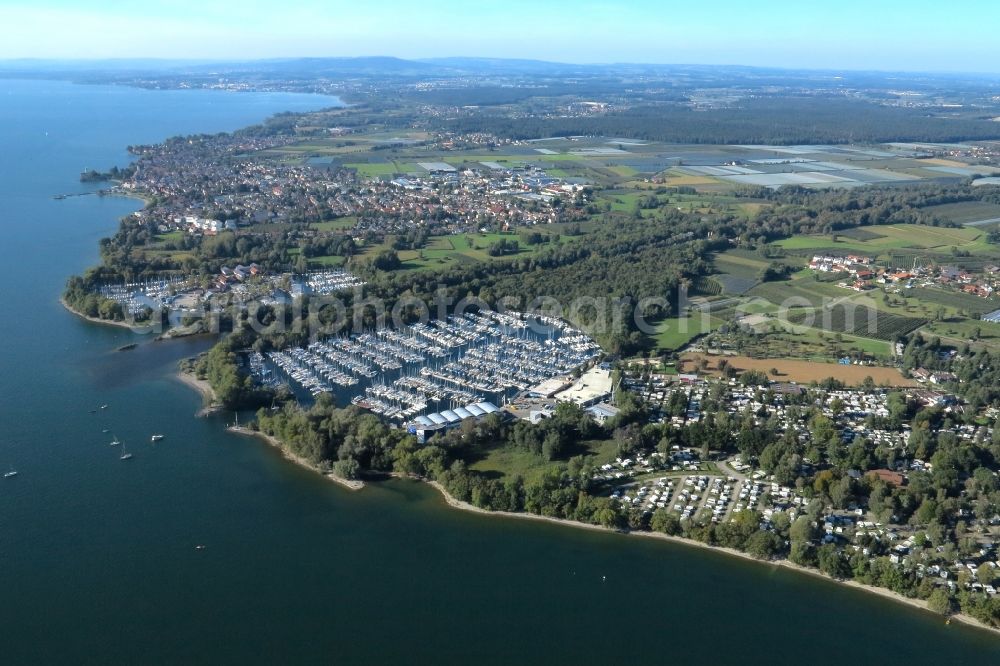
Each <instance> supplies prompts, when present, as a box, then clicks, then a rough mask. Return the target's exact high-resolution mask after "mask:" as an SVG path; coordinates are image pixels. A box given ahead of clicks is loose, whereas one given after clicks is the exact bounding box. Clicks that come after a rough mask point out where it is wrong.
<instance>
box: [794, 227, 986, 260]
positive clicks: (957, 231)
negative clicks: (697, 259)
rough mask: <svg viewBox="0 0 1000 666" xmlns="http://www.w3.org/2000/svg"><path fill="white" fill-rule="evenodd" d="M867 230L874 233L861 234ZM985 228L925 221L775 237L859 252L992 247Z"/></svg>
mask: <svg viewBox="0 0 1000 666" xmlns="http://www.w3.org/2000/svg"><path fill="white" fill-rule="evenodd" d="M859 231H866V232H868V234H875V236H874V237H873V236H871V235H865V236H862V235H861V234H859V233H858V232H859ZM983 235H984V234H983V233H982V231H979V230H977V229H973V228H951V227H930V226H926V225H922V224H893V225H882V226H875V227H866V228H864V229H861V230H857V229H856V230H849V231H847V232H845V233H840V232H838V233H836V234H833V235H824V236H794V237H792V238H785V239H782V240H779V241H776V242H775V243H774V245H776V246H778V247H781V248H783V249H785V250H789V251H795V250H809V251H832V252H840V253H847V252H858V253H862V254H874V255H879V254H883V253H886V252H888V251H890V250H902V249H918V250H934V249H950V248H952V247H955V248H961V249H968V250H972V249H984V248H987V247H989V246H988V245H987V244H986V243H985V240H984V238H983Z"/></svg>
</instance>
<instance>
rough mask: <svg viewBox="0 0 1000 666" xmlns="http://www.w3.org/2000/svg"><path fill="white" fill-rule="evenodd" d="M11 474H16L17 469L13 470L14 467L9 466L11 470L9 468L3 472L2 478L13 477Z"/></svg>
mask: <svg viewBox="0 0 1000 666" xmlns="http://www.w3.org/2000/svg"><path fill="white" fill-rule="evenodd" d="M13 476H17V470H15V469H14V468H13V467H12V468H11V470H10V471H9V472H5V473H4V475H3V478H5V479H9V478H11V477H13Z"/></svg>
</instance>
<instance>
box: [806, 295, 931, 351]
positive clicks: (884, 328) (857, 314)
mask: <svg viewBox="0 0 1000 666" xmlns="http://www.w3.org/2000/svg"><path fill="white" fill-rule="evenodd" d="M788 320H789V322H791V323H793V324H797V325H804V326H810V327H813V328H820V329H821V330H824V331H829V332H831V333H846V334H848V335H855V336H859V337H866V338H872V339H874V340H886V341H893V340H895V339H896V338H898V337H901V336H903V335H905V334H907V333H909V332H911V331H913V330H915V329H917V328H919V327H920V326H923V325H924V324H926V323H927V320H926V319H917V318H916V317H903V316H900V315H896V314H892V313H889V312H885V311H883V310H876V309H873V308H871V307H868V306H867V305H858V304H855V303H853V302H851V301H847V302H844V303H840V304H837V305H835V306H833V307H829V308H823V309H820V310H814V311H797V312H794V313H790V314H789V315H788Z"/></svg>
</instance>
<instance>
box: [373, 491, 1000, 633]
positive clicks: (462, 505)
mask: <svg viewBox="0 0 1000 666" xmlns="http://www.w3.org/2000/svg"><path fill="white" fill-rule="evenodd" d="M393 476H395V477H397V478H409V479H412V480H415V481H420V482H423V483H426V484H428V485H429V486H431V487H432V488H435V489H436V490H437V491H438V492H439V493H441V496H442V497H443V498H444V501H445V504H447V505H448V506H449V507H451V508H453V509H457V510H459V511H467V512H469V513H477V514H483V515H488V516H497V517H502V518H516V519H520V520H534V521H541V522H546V523H551V524H555V525H562V526H564V527H572V528H576V529H587V530H596V531H599V532H606V533H610V534H618V535H622V536H634V537H640V538H647V539H659V540H661V541H669V542H671V543H676V544H680V545H683V546H688V547H695V548H702V549H705V550H710V551H714V552H716V553H721V554H723V555H729V556H734V557H738V558H740V559H743V560H747V561H750V562H756V563H757V564H763V565H771V566H774V567H781V568H784V569H790V570H792V571H798V572H800V573H804V574H807V575H810V576H813V577H816V578H822V579H823V580H826V581H829V582H832V583H836V584H839V585H844V586H846V587H850V588H853V589H855V590H859V591H861V592H868V593H870V594H875V595H877V596H880V597H882V598H883V599H888V600H891V601H895V602H897V603H902V604H905V605H907V606H910V607H911V608H916V609H919V610H922V611H925V612H927V613H931V614H933V615H936V616H938V617H940V618H942V619H943V620H946V621H947V620H954V621H956V622H961V623H962V624H965V625H968V626H970V627H974V628H976V629H983V630H985V631H989V632H992V633H994V634H998V635H1000V628H997V627H991V626H989V625H987V624H984V623H982V622H980V621H979V620H977V619H976V618H974V617H972V616H971V615H966V614H964V613H952V614H950V615H947V616H945V615H939V614H938V613H935V612H934V611H932V610H930V608H928V607H927V602H926V601H924V600H922V599H915V598H911V597H904V596H903V595H901V594H898V593H896V592H893V591H892V590H889V589H886V588H884V587H876V586H874V585H865V584H864V583H859V582H857V581H855V580H837V579H836V578H831V577H830V576H827V575H826V574H824V573H823V572H822V571H819V570H818V569H812V568H809V567H804V566H802V565H800V564H795V563H794V562H791V561H789V560H787V559H781V560H761V559H757V558H756V557H754V556H752V555H750V554H748V553H744V552H743V551H739V550H736V549H734V548H726V547H723V546H711V545H709V544H707V543H703V542H701V541H696V540H694V539H688V538H686V537H679V536H672V535H670V534H663V533H662V532H652V531H650V532H642V531H625V530H616V529H612V528H609V527H602V526H601V525H592V524H590V523H581V522H579V521H576V520H569V519H566V518H553V517H551V516H541V515H538V514H534V513H524V512H512V511H487V510H486V509H481V508H479V507H478V506H474V505H472V504H469V503H468V502H463V501H462V500H459V499H456V498H455V497H453V496H452V495H451V494H450V493H449V492H448V491H447V489H445V487H444V486H443V485H441V484H440V483H438V482H437V481H432V480H430V479H421V478H417V477H408V476H403V475H393Z"/></svg>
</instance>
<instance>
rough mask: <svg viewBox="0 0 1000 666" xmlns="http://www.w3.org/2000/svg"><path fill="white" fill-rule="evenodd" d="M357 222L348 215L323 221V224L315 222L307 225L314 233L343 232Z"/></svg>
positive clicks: (356, 219)
mask: <svg viewBox="0 0 1000 666" xmlns="http://www.w3.org/2000/svg"><path fill="white" fill-rule="evenodd" d="M357 221H358V218H356V217H355V216H353V215H348V216H347V217H338V218H336V219H333V220H325V221H323V222H315V223H313V224H311V225H309V226H310V227H311V228H313V229H315V230H316V231H343V230H344V229H350V228H351V227H353V226H354V225H355V224H356V223H357Z"/></svg>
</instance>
